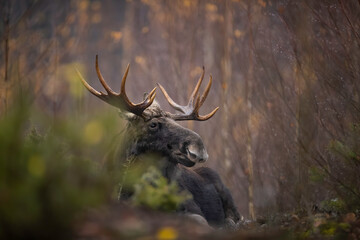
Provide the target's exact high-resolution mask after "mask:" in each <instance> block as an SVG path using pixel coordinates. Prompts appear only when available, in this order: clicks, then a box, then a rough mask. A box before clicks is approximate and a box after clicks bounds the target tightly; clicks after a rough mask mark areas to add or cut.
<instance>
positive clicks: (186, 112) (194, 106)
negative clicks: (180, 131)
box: [158, 67, 219, 121]
mask: <svg viewBox="0 0 360 240" xmlns="http://www.w3.org/2000/svg"><path fill="white" fill-rule="evenodd" d="M204 74H205V69H204V67H203V72H202V74H201V76H200V78H199V81H198V83H197V84H196V86H195V89H194V91H193V92H192V94H191V96H190V99H189V102H188V104H187V105H186V106H181V105H179V104H177V103H176V102H175V101H174V100H172V99H171V97H170V96H169V94H168V93H167V92H166V91H165V89H164V87H163V86H161V85H160V84H159V83H158V86H159V88H160V90H161V91H162V92H163V94H164V95H165V98H166V100H167V101H168V103H169V104H170V106H172V107H173V108H175V109H176V110H178V111H180V112H182V114H172V113H167V114H168V115H169V116H170V117H171V118H172V119H174V120H175V121H183V120H197V121H205V120H208V119H209V118H211V117H212V116H213V115H214V114H215V113H216V111H217V110H218V109H219V107H217V108H215V109H214V110H213V111H212V112H210V113H209V114H207V115H205V116H200V115H199V109H200V107H201V106H202V105H203V103H204V102H205V99H206V97H207V95H208V94H209V91H210V87H211V83H212V76H211V75H210V80H209V83H208V85H207V86H206V89H205V91H204V93H203V95H202V96H201V98H200V96H197V95H198V92H199V88H200V85H201V83H202V80H203V79H204ZM194 101H195V102H194Z"/></svg>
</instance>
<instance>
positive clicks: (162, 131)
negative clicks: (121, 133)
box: [79, 55, 240, 227]
mask: <svg viewBox="0 0 360 240" xmlns="http://www.w3.org/2000/svg"><path fill="white" fill-rule="evenodd" d="M129 67H130V65H128V66H127V68H126V71H125V73H124V75H123V78H122V82H121V89H120V93H116V92H115V91H113V90H112V89H111V88H110V87H109V85H108V84H107V83H106V82H105V80H104V78H103V76H102V74H101V72H100V69H99V64H98V56H97V55H96V61H95V68H96V72H97V76H98V78H99V81H100V83H101V85H102V86H103V87H104V89H105V91H106V93H103V92H101V91H97V90H95V89H94V88H93V87H91V86H90V85H89V84H88V83H87V82H86V80H84V78H83V77H82V76H81V74H79V76H80V79H81V81H82V83H83V85H84V86H85V87H86V88H87V90H89V92H90V93H92V94H93V95H94V96H96V97H98V98H100V99H101V100H103V101H104V102H106V103H108V104H110V105H112V106H114V107H117V108H119V109H120V111H121V112H123V113H125V114H127V120H128V121H129V123H130V124H128V127H127V128H128V129H127V131H128V132H131V133H132V134H131V137H130V136H129V138H131V139H130V140H129V141H127V142H128V143H129V144H128V147H127V151H126V152H127V153H126V155H127V157H132V156H139V155H142V154H147V153H155V154H157V156H159V159H158V161H159V162H162V165H159V166H161V169H159V170H160V171H161V173H162V174H163V176H164V177H166V178H167V179H168V180H169V181H176V182H177V184H178V185H179V187H180V188H181V189H182V190H187V191H188V192H189V193H190V194H191V195H192V199H190V200H187V201H186V202H185V203H183V204H182V205H181V206H180V207H179V209H178V210H179V211H180V212H183V213H186V214H189V215H192V216H196V217H199V218H200V219H201V220H203V219H204V218H205V219H206V222H207V223H208V224H209V225H211V226H219V227H220V226H234V225H235V224H236V223H237V222H238V221H239V219H240V214H239V213H238V211H237V209H236V207H235V204H234V201H233V198H232V196H231V194H230V191H229V190H228V188H227V187H225V185H224V184H223V182H222V181H221V179H220V177H219V175H218V174H217V173H216V172H215V171H214V170H212V169H210V168H207V167H200V168H196V169H194V170H192V169H190V168H191V167H193V166H194V165H195V164H197V163H203V162H205V161H206V160H207V159H208V158H209V156H208V153H207V151H206V148H205V146H204V143H203V141H202V139H201V137H200V136H199V135H198V134H197V133H195V132H193V131H191V130H190V129H187V128H185V127H183V126H181V125H179V124H178V123H176V121H184V120H197V121H206V120H208V119H210V118H211V117H212V116H213V115H214V114H215V113H216V111H217V110H218V109H219V108H218V107H217V108H215V109H214V110H213V111H212V112H210V113H209V114H207V115H204V116H202V115H199V109H200V107H201V106H202V105H203V103H204V101H205V99H206V97H207V95H208V93H209V90H210V88H211V84H212V77H211V76H210V80H209V83H208V85H207V87H206V89H205V91H204V93H203V94H202V96H201V97H200V95H198V92H199V88H200V85H201V83H202V81H203V78H204V74H205V70H204V68H203V71H202V74H201V76H200V78H199V80H198V82H197V84H196V86H195V89H194V90H193V92H192V94H191V97H190V100H189V102H188V104H187V105H186V106H181V105H179V104H177V103H176V102H175V101H173V100H172V99H171V98H170V96H169V94H168V93H167V92H166V90H165V89H164V88H163V86H161V85H160V84H158V87H159V88H160V90H161V91H162V93H163V94H164V96H165V98H166V100H167V101H168V103H169V104H170V106H171V107H173V108H174V109H175V110H177V111H178V112H180V113H178V114H173V113H170V112H166V111H164V110H162V109H161V107H160V105H159V104H158V103H157V102H156V101H154V100H155V95H156V92H155V91H156V87H155V88H154V89H153V90H152V91H151V92H150V93H149V94H147V95H146V96H145V97H144V100H143V101H142V102H140V103H138V104H134V103H133V102H131V101H130V100H129V98H128V97H127V95H126V92H125V83H126V78H127V75H128V72H129ZM200 216H201V217H200ZM204 222H205V221H204Z"/></svg>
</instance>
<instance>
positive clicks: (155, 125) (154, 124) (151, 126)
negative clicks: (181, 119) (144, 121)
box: [149, 122, 158, 130]
mask: <svg viewBox="0 0 360 240" xmlns="http://www.w3.org/2000/svg"><path fill="white" fill-rule="evenodd" d="M149 127H150V129H152V130H154V129H156V128H157V127H158V123H156V122H153V123H151V124H150V126H149Z"/></svg>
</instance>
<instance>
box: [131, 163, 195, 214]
mask: <svg viewBox="0 0 360 240" xmlns="http://www.w3.org/2000/svg"><path fill="white" fill-rule="evenodd" d="M190 198H191V196H190V195H189V193H187V192H185V191H182V192H180V191H179V187H178V185H177V184H176V182H170V183H168V180H167V179H166V178H165V177H163V176H162V175H161V173H160V172H159V171H158V170H157V169H156V168H155V167H149V168H148V171H147V172H146V173H144V174H143V176H142V178H141V180H140V182H139V183H137V184H136V185H135V194H134V196H133V198H132V201H133V203H134V204H136V205H143V206H147V207H150V208H152V209H156V210H161V211H174V210H176V208H177V207H178V206H179V204H181V203H183V202H184V201H186V200H188V199H190Z"/></svg>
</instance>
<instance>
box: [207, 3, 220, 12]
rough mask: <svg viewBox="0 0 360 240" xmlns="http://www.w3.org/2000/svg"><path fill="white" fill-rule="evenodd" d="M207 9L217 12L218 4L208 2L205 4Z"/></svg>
mask: <svg viewBox="0 0 360 240" xmlns="http://www.w3.org/2000/svg"><path fill="white" fill-rule="evenodd" d="M205 9H206V11H208V12H216V11H217V10H218V8H217V6H216V5H215V4H212V3H207V4H206V5H205Z"/></svg>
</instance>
